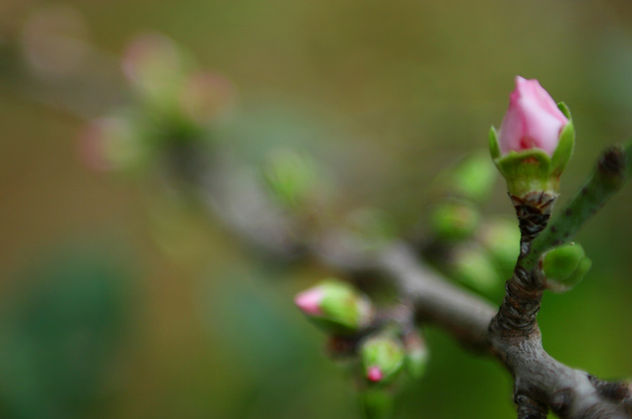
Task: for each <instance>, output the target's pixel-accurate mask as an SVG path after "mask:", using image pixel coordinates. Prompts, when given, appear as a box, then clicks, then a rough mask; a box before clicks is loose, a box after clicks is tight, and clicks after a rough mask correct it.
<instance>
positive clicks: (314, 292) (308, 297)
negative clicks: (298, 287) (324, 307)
mask: <svg viewBox="0 0 632 419" xmlns="http://www.w3.org/2000/svg"><path fill="white" fill-rule="evenodd" d="M322 300H323V291H322V290H321V289H319V288H311V289H308V290H307V291H303V292H301V293H300V294H298V295H297V296H296V298H294V304H296V306H297V307H298V308H300V309H301V311H303V313H305V314H308V315H312V316H320V315H322V311H321V310H320V302H321V301H322Z"/></svg>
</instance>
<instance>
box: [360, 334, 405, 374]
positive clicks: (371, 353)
mask: <svg viewBox="0 0 632 419" xmlns="http://www.w3.org/2000/svg"><path fill="white" fill-rule="evenodd" d="M360 357H361V359H362V366H363V369H364V374H365V377H366V378H367V380H368V381H370V382H372V383H384V384H386V383H390V382H392V381H393V379H394V378H395V377H396V376H397V375H398V374H399V372H400V371H401V370H402V367H403V366H404V362H405V358H406V353H405V352H404V348H403V346H402V344H401V342H400V341H399V340H398V339H397V338H396V337H395V336H392V335H390V334H388V333H382V334H379V335H376V336H371V337H369V338H367V339H365V340H364V341H363V342H362V343H361V346H360Z"/></svg>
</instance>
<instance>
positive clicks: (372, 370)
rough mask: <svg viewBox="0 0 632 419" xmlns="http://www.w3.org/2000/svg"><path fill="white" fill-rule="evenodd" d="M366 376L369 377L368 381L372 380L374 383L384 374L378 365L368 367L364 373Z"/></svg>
mask: <svg viewBox="0 0 632 419" xmlns="http://www.w3.org/2000/svg"><path fill="white" fill-rule="evenodd" d="M366 377H367V378H368V379H369V381H373V382H374V383H375V382H377V381H380V380H381V379H382V378H384V374H383V373H382V370H381V369H380V367H375V366H374V367H369V369H368V371H367V373H366Z"/></svg>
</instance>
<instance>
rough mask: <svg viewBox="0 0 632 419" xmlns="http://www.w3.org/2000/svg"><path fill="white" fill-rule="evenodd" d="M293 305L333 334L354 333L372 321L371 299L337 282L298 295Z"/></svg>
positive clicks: (327, 282) (326, 281) (323, 283)
mask: <svg viewBox="0 0 632 419" xmlns="http://www.w3.org/2000/svg"><path fill="white" fill-rule="evenodd" d="M294 302H295V303H296V305H297V306H298V308H299V309H301V311H303V313H305V314H306V315H307V316H308V318H309V319H310V320H311V321H312V322H314V323H315V324H316V325H317V326H319V327H321V328H323V329H324V330H325V331H328V332H331V333H338V334H339V333H342V334H346V333H355V332H357V331H359V330H361V329H363V328H365V327H366V326H368V325H369V323H370V322H371V320H372V319H373V307H372V305H371V302H370V301H369V299H368V297H366V296H365V295H364V294H361V293H360V292H358V291H356V289H355V288H353V287H352V286H351V285H349V284H348V283H346V282H342V281H338V280H335V279H329V280H325V281H323V282H321V283H320V284H318V285H317V286H315V287H313V288H310V289H308V290H306V291H303V292H301V293H299V294H298V295H297V296H296V298H295V299H294Z"/></svg>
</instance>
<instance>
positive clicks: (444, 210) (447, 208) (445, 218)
mask: <svg viewBox="0 0 632 419" xmlns="http://www.w3.org/2000/svg"><path fill="white" fill-rule="evenodd" d="M479 222H480V214H479V212H478V211H477V210H476V208H474V206H472V205H470V204H467V203H464V202H456V201H453V202H447V203H444V204H441V205H439V206H438V207H436V208H435V210H434V211H433V213H432V215H431V216H430V225H431V228H432V230H433V232H434V233H435V235H436V236H437V238H439V239H442V240H450V241H452V240H463V239H465V238H468V237H470V236H471V235H472V234H474V232H475V231H476V228H477V227H478V225H479Z"/></svg>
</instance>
